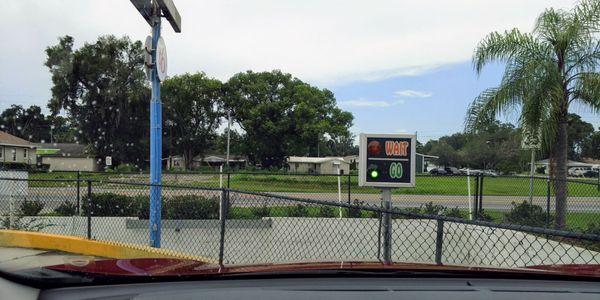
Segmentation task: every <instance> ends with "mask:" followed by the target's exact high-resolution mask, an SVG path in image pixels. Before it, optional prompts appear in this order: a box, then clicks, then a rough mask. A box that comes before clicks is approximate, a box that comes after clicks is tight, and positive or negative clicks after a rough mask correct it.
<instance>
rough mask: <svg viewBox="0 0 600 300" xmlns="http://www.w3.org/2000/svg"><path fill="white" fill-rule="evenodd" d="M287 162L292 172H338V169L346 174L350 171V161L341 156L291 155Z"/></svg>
mask: <svg viewBox="0 0 600 300" xmlns="http://www.w3.org/2000/svg"><path fill="white" fill-rule="evenodd" d="M287 163H288V166H289V171H290V172H292V173H309V174H337V172H338V169H339V170H340V171H342V172H343V173H344V174H348V173H349V172H350V163H349V162H348V161H346V160H344V159H343V158H341V157H305V156H290V157H289V158H288V159H287Z"/></svg>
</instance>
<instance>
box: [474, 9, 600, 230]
mask: <svg viewBox="0 0 600 300" xmlns="http://www.w3.org/2000/svg"><path fill="white" fill-rule="evenodd" d="M599 21H600V1H594V0H583V1H581V2H579V3H578V4H577V6H576V7H575V8H573V9H572V10H570V11H564V10H555V9H552V8H550V9H546V10H545V11H544V12H543V13H542V14H541V15H540V16H539V17H538V19H537V21H536V24H535V27H534V30H533V32H532V33H524V32H521V31H520V30H518V29H513V30H510V31H506V32H503V33H499V32H493V33H491V34H489V35H488V36H487V37H486V38H484V39H483V40H482V41H481V42H480V43H479V45H478V46H477V49H476V50H475V54H474V56H473V63H474V66H475V70H476V72H477V73H480V72H481V70H482V69H483V67H484V66H485V65H487V64H488V63H490V62H492V61H501V62H504V63H505V65H506V66H505V70H504V75H503V78H502V81H501V82H500V85H499V86H498V87H495V88H490V89H487V90H485V91H484V92H482V93H481V95H479V96H478V97H477V98H476V99H475V100H474V101H473V103H472V104H471V106H470V107H469V109H468V112H467V120H466V126H467V128H468V129H470V130H477V128H478V126H479V125H480V124H482V123H485V122H487V121H489V120H492V119H494V118H495V117H496V116H498V115H502V114H505V113H507V112H510V111H514V110H520V123H521V124H522V125H525V126H527V127H529V128H539V129H540V130H541V132H542V133H543V134H542V137H543V139H542V141H543V145H544V146H545V147H546V148H547V149H548V150H549V152H550V161H551V164H550V167H551V168H550V169H551V174H552V176H553V177H554V178H556V179H557V181H556V182H555V184H554V191H555V194H556V214H557V215H556V224H555V225H556V227H557V228H564V226H565V217H566V208H567V186H566V178H567V154H568V129H567V127H568V113H569V106H570V105H571V104H572V103H578V104H579V105H581V106H585V107H591V108H592V109H593V110H595V111H598V110H600V101H599V99H600V74H599V73H597V72H596V68H597V64H598V57H600V41H599V40H598V29H599V28H600V22H599Z"/></svg>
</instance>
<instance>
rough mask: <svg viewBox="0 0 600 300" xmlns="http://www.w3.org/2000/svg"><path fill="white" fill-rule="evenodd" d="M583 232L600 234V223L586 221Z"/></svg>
mask: <svg viewBox="0 0 600 300" xmlns="http://www.w3.org/2000/svg"><path fill="white" fill-rule="evenodd" d="M583 233H589V234H597V235H600V223H596V222H591V223H588V224H587V227H586V228H585V229H584V230H583Z"/></svg>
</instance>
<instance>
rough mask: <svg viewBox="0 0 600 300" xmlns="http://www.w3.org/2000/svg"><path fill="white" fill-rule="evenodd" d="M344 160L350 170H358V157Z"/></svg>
mask: <svg viewBox="0 0 600 300" xmlns="http://www.w3.org/2000/svg"><path fill="white" fill-rule="evenodd" d="M344 160H345V161H347V162H348V163H349V164H350V170H358V164H359V161H360V158H359V156H358V155H348V156H344Z"/></svg>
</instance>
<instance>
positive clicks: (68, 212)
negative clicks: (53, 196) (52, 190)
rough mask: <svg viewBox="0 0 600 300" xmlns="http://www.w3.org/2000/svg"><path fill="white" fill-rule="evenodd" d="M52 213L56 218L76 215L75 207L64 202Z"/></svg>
mask: <svg viewBox="0 0 600 300" xmlns="http://www.w3.org/2000/svg"><path fill="white" fill-rule="evenodd" d="M54 213H55V214H56V215H57V216H64V217H70V216H74V215H75V213H77V205H76V204H75V203H71V202H69V201H67V200H65V201H64V202H63V203H61V204H60V205H59V206H58V207H57V208H55V209H54Z"/></svg>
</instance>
